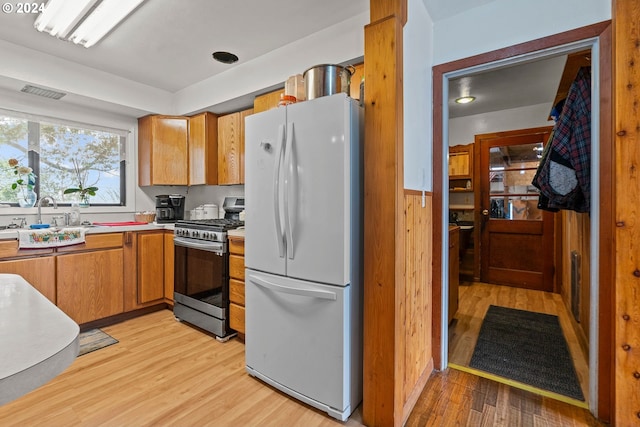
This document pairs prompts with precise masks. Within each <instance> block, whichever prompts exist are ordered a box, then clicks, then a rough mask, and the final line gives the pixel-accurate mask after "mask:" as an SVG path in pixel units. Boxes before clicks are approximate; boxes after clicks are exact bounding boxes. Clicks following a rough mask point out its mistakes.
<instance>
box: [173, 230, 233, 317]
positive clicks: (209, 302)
mask: <svg viewBox="0 0 640 427" xmlns="http://www.w3.org/2000/svg"><path fill="white" fill-rule="evenodd" d="M174 246H175V263H174V273H175V277H174V300H175V302H177V303H180V304H183V305H186V306H188V307H191V308H193V309H195V310H198V311H201V312H203V313H206V314H210V315H212V316H215V317H217V318H219V319H226V314H227V311H228V308H229V272H228V265H229V256H228V254H227V253H226V250H225V248H224V245H223V244H222V243H214V242H200V241H194V240H189V239H184V238H180V237H175V238H174Z"/></svg>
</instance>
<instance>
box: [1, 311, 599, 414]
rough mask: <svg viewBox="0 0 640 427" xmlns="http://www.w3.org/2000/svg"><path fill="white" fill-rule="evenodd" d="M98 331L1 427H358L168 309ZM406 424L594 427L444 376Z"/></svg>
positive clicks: (526, 399) (14, 406)
mask: <svg viewBox="0 0 640 427" xmlns="http://www.w3.org/2000/svg"><path fill="white" fill-rule="evenodd" d="M103 330H104V331H105V332H107V333H108V334H110V335H112V336H113V337H114V338H116V339H118V340H119V341H120V342H119V343H118V344H115V345H112V346H110V347H107V348H104V349H101V350H98V351H96V352H93V353H89V354H86V355H84V356H81V357H79V358H78V359H76V361H75V362H74V363H73V364H72V365H71V366H70V367H69V368H68V369H67V370H66V371H65V372H63V373H62V374H61V375H59V376H58V377H56V378H55V379H54V380H52V381H51V382H49V383H48V384H46V385H44V386H43V387H40V388H39V389H37V390H34V391H33V392H31V393H29V394H27V395H25V396H23V397H21V398H19V399H17V400H15V401H13V402H11V403H8V404H6V405H4V406H0V426H3V427H4V426H21V427H24V426H47V427H55V426H65V427H69V426H91V427H93V426H118V427H121V426H135V427H138V426H180V427H183V426H184V427H188V426H233V427H235V426H279V427H285V426H287V427H297V426H300V427H307V426H310V427H314V426H361V425H363V424H362V416H361V408H360V407H359V408H357V409H356V411H355V412H354V414H353V415H352V416H351V417H350V419H349V420H348V421H347V422H346V423H341V422H339V421H337V420H334V419H332V418H330V417H329V416H327V415H326V414H324V413H322V412H320V411H317V410H315V409H313V408H311V407H309V406H307V405H304V404H302V403H300V402H298V401H296V400H294V399H291V398H289V397H288V396H286V395H284V394H282V393H280V392H278V391H277V390H275V389H273V388H271V387H269V386H266V385H265V384H264V383H262V382H260V381H258V380H256V379H254V378H251V377H249V376H248V375H247V374H246V372H245V370H244V344H242V343H241V342H239V341H237V340H235V339H233V340H231V341H229V342H227V343H219V342H217V341H216V340H215V339H213V338H212V337H211V336H209V335H206V334H204V333H203V332H201V331H198V330H196V329H194V328H192V327H190V326H188V325H186V324H183V323H179V322H177V321H175V319H174V317H173V314H172V313H171V312H170V311H168V310H162V311H159V312H156V313H151V314H148V315H145V316H142V317H139V318H136V319H132V320H128V321H126V322H123V323H120V324H117V325H113V326H110V327H105V328H103ZM533 421H535V424H534V423H533ZM406 425H407V426H443V427H449V426H454V425H458V426H470V427H471V426H473V427H475V426H480V425H484V426H509V427H517V426H527V425H540V426H543V425H547V426H573V427H576V426H596V425H600V424H598V423H597V422H596V421H595V420H593V417H591V415H590V414H589V413H588V412H587V411H586V410H584V409H581V408H577V407H575V406H572V405H568V404H565V403H562V402H557V401H554V400H551V399H548V398H545V397H541V396H536V395H533V394H531V393H528V392H524V391H521V390H517V389H513V388H511V387H509V386H506V385H503V384H497V383H495V382H493V381H489V380H486V379H484V378H478V377H476V376H474V375H471V374H467V373H465V372H457V371H454V370H452V369H449V370H447V371H445V372H437V373H434V374H433V375H432V376H431V378H430V379H429V381H428V382H427V385H426V386H425V389H424V391H423V393H422V395H421V396H420V398H419V400H418V402H417V404H416V407H415V409H414V410H413V412H412V413H411V415H410V417H409V419H408V421H407V424H406Z"/></svg>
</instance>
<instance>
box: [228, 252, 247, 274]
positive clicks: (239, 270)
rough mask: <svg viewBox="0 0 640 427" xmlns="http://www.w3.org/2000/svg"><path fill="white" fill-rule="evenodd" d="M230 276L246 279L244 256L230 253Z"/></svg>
mask: <svg viewBox="0 0 640 427" xmlns="http://www.w3.org/2000/svg"><path fill="white" fill-rule="evenodd" d="M229 277H231V278H233V279H238V280H244V257H243V256H238V255H229Z"/></svg>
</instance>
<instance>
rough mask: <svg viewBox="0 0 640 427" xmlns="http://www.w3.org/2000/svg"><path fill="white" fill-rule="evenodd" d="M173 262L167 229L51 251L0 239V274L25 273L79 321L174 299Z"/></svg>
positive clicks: (108, 236) (98, 237)
mask: <svg viewBox="0 0 640 427" xmlns="http://www.w3.org/2000/svg"><path fill="white" fill-rule="evenodd" d="M173 264H174V247H173V232H172V231H167V230H153V231H131V232H125V233H103V234H90V235H87V236H86V242H85V243H84V244H81V245H73V246H63V247H59V248H55V249H36V250H33V249H32V250H20V249H18V241H17V240H6V241H0V273H9V274H19V275H20V276H22V277H24V279H25V280H26V281H27V282H29V283H30V284H31V285H33V287H35V288H36V289H37V290H38V291H39V292H40V293H42V294H43V295H44V296H45V297H47V298H48V299H49V300H50V301H51V302H53V303H54V304H56V305H57V306H58V307H59V308H60V309H61V310H62V311H64V312H65V313H66V314H67V315H68V316H69V317H71V318H72V319H73V320H74V321H76V322H77V323H79V324H82V323H87V322H91V321H94V320H99V319H103V318H106V317H109V316H113V315H116V314H121V313H124V312H129V311H134V310H136V309H139V308H145V307H150V306H154V305H158V304H162V303H164V302H171V301H173ZM241 264H242V269H244V259H243V260H242V261H241ZM243 274H244V272H243ZM242 292H243V300H242V305H243V306H244V288H243V289H242ZM242 320H243V321H244V312H243V313H242Z"/></svg>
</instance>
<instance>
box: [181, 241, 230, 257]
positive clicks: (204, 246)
mask: <svg viewBox="0 0 640 427" xmlns="http://www.w3.org/2000/svg"><path fill="white" fill-rule="evenodd" d="M173 244H174V245H176V246H183V247H185V248H189V249H198V250H201V251H207V252H214V253H215V254H216V255H220V256H222V255H224V244H223V243H212V242H209V243H199V242H194V241H193V240H188V239H184V238H182V237H174V238H173Z"/></svg>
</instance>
